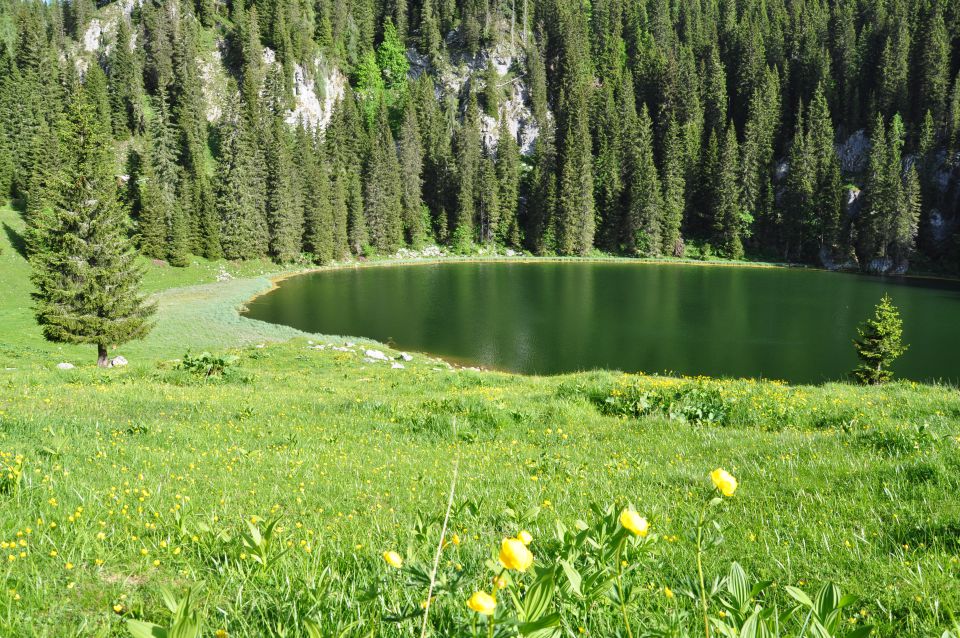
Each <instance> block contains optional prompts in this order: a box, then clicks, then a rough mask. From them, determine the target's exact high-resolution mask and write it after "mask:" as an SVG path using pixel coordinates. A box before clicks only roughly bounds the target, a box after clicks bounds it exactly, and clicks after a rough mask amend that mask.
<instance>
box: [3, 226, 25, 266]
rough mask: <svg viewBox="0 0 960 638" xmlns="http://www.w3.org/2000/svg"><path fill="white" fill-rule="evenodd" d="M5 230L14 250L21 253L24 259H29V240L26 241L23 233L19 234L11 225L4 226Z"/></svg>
mask: <svg viewBox="0 0 960 638" xmlns="http://www.w3.org/2000/svg"><path fill="white" fill-rule="evenodd" d="M3 230H4V231H6V233H7V239H9V240H10V245H11V246H13V249H14V250H15V251H17V253H19V255H20V256H21V257H23V258H24V259H26V258H27V240H26V239H24V237H23V235H22V234H21V233H18V232H17V231H16V230H14V229H13V227H12V226H10V225H9V224H4V225H3Z"/></svg>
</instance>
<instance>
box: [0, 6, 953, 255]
mask: <svg viewBox="0 0 960 638" xmlns="http://www.w3.org/2000/svg"><path fill="white" fill-rule="evenodd" d="M958 20H960V4H958V3H956V2H953V1H952V0H869V1H868V0H683V1H680V0H594V1H593V2H588V1H586V0H584V1H582V2H580V1H574V2H571V1H570V0H466V1H464V2H453V1H452V0H343V1H337V2H334V1H333V0H232V1H227V0H118V1H116V2H103V1H102V0H101V1H100V2H95V1H94V0H54V1H51V2H41V1H39V0H7V1H6V2H4V3H2V5H0V197H2V196H4V195H7V196H9V197H10V198H13V199H15V200H21V201H22V202H23V203H24V206H25V207H26V210H27V218H28V222H29V225H30V227H31V229H33V230H32V233H31V235H33V236H36V237H41V236H42V235H43V229H44V227H45V226H49V225H51V224H54V225H56V224H58V223H64V222H63V220H59V221H58V220H57V217H58V215H60V216H62V214H66V213H63V211H69V210H72V208H73V206H72V203H71V202H67V201H64V198H69V197H71V196H74V197H80V196H81V195H80V194H79V193H80V192H79V191H76V190H73V191H71V190H70V189H64V188H62V186H63V184H64V183H65V182H68V181H69V180H70V179H71V175H73V174H74V173H76V172H77V167H78V165H79V164H83V163H90V164H91V165H95V170H94V173H95V174H98V177H97V178H95V179H94V181H95V182H97V184H95V185H94V188H102V189H105V194H106V198H107V199H109V200H110V202H109V206H111V207H115V208H116V214H115V215H114V217H116V224H117V227H116V228H115V229H113V230H110V231H109V232H114V233H119V235H118V236H120V235H123V236H128V237H130V238H131V239H132V242H133V243H132V245H134V246H136V247H137V248H138V249H139V250H140V251H141V252H142V253H143V254H145V255H147V256H149V257H152V258H155V259H160V260H166V261H168V262H169V263H170V264H172V265H175V266H176V265H185V264H186V263H188V261H189V259H190V256H191V255H199V256H204V257H207V258H218V257H226V258H229V259H247V258H259V257H270V258H271V259H273V260H275V261H276V262H278V263H288V262H293V261H298V260H310V261H312V262H315V263H318V264H322V263H326V262H329V261H331V260H336V259H340V258H343V257H346V256H349V255H351V254H352V255H364V254H371V253H380V254H389V253H392V252H394V251H396V250H398V249H399V248H401V247H404V246H413V247H418V246H423V245H426V244H431V243H440V244H445V245H447V246H449V247H451V249H454V250H462V251H469V250H471V249H473V248H475V247H477V246H483V245H497V246H500V247H507V248H511V249H514V250H524V251H530V252H531V253H534V254H557V255H588V254H591V253H593V252H594V251H602V252H603V253H608V254H618V255H630V256H633V255H636V256H683V255H685V254H686V255H690V254H693V253H694V252H696V253H697V254H708V255H716V256H722V257H726V258H732V259H739V258H742V257H743V256H744V255H745V254H746V255H749V256H754V257H758V258H765V259H770V260H776V261H781V262H792V263H807V264H815V265H818V266H827V267H831V268H849V269H859V270H862V271H870V272H904V271H906V270H907V269H908V268H910V269H912V270H921V271H927V272H932V271H940V272H955V271H956V270H957V255H958V240H957V237H958V235H957V229H958V221H960V214H958V198H960V187H958V184H960V180H958V179H957V176H958V175H960V172H958V169H957V166H958V163H960V156H958V151H960V78H958V69H960V42H958V38H957V35H958V33H960V29H958ZM305 93H309V95H308V96H307V97H309V98H311V99H312V102H313V103H314V108H312V109H311V108H309V107H310V104H307V105H306V106H304V103H305V102H306V101H307V100H305V99H304V94H305ZM78 136H80V137H81V138H82V141H81V140H78ZM89 149H97V150H96V153H95V154H96V157H92V156H84V154H85V153H88V150H89ZM105 232H107V231H105ZM28 244H31V250H36V251H38V252H43V251H44V250H46V248H45V243H44V242H43V241H42V240H39V239H38V240H37V241H34V242H29V241H28Z"/></svg>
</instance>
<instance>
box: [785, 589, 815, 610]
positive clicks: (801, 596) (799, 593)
mask: <svg viewBox="0 0 960 638" xmlns="http://www.w3.org/2000/svg"><path fill="white" fill-rule="evenodd" d="M784 589H785V590H786V591H787V593H788V594H789V595H790V597H791V598H793V599H794V600H795V601H797V602H798V603H800V604H801V605H804V606H806V607H811V608H812V607H813V601H812V600H810V597H809V596H807V595H806V593H804V591H803V590H802V589H798V588H796V587H791V586H790V585H787V586H786V587H784Z"/></svg>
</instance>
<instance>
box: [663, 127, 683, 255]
mask: <svg viewBox="0 0 960 638" xmlns="http://www.w3.org/2000/svg"><path fill="white" fill-rule="evenodd" d="M663 155H664V158H663V172H662V177H661V180H660V181H661V183H662V184H663V229H662V233H661V235H662V237H661V239H662V245H661V248H662V250H663V253H664V254H666V255H672V256H674V257H682V256H683V251H684V248H683V237H682V232H681V231H682V227H683V219H684V208H685V204H686V187H687V186H686V179H685V178H684V164H685V158H684V152H683V140H682V138H681V137H680V125H679V124H678V123H677V120H676V118H674V117H673V116H671V117H670V121H669V123H668V124H667V135H666V140H665V141H664V153H663Z"/></svg>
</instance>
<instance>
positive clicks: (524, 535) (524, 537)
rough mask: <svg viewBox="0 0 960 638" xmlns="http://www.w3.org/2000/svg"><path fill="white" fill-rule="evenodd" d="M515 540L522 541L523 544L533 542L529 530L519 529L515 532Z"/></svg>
mask: <svg viewBox="0 0 960 638" xmlns="http://www.w3.org/2000/svg"><path fill="white" fill-rule="evenodd" d="M517 540H518V541H520V542H521V543H523V544H524V545H529V544H530V543H532V542H533V536H531V535H530V532H528V531H527V530H523V531H521V532H520V533H519V534H517Z"/></svg>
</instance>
